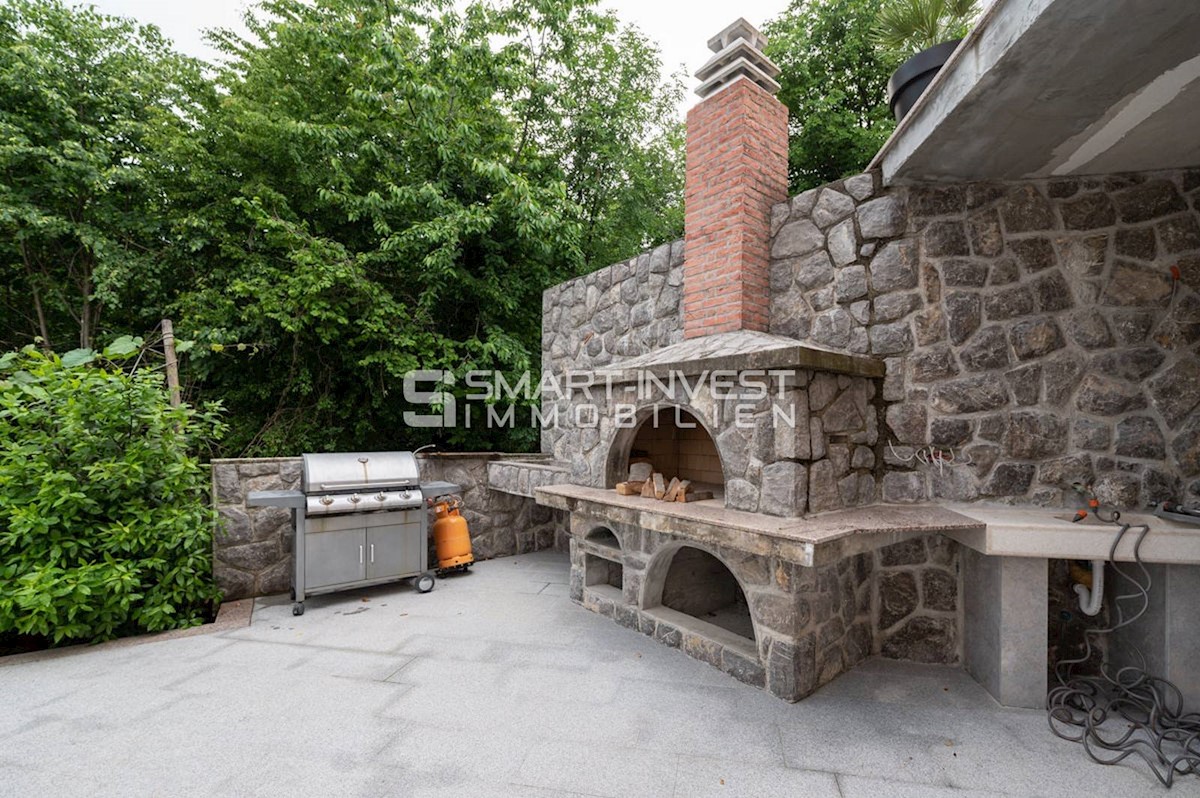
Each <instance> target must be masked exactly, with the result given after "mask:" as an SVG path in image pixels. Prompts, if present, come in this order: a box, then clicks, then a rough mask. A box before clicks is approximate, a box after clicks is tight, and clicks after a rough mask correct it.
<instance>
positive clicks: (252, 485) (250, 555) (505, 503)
mask: <svg viewBox="0 0 1200 798" xmlns="http://www.w3.org/2000/svg"><path fill="white" fill-rule="evenodd" d="M514 457H519V455H501V454H492V453H466V454H438V453H433V454H428V453H427V454H420V455H417V460H418V462H419V464H420V468H421V478H422V479H424V480H426V481H432V480H445V481H448V482H454V483H456V484H459V485H462V486H463V488H464V489H463V493H462V496H463V502H464V507H463V511H462V513H463V517H464V518H466V519H467V524H468V526H469V528H470V531H471V545H472V548H473V551H474V553H475V558H476V559H479V560H485V559H490V558H492V557H504V556H508V555H512V554H521V553H525V552H529V551H537V550H540V549H547V548H552V547H553V546H554V545H555V539H556V536H557V537H559V538H562V539H565V535H564V533H563V532H562V531H561V530H563V529H565V520H564V519H561V518H559V517H558V514H557V513H556V512H555V511H553V510H550V509H547V508H545V507H539V506H538V505H537V504H536V503H535V502H533V501H532V500H531V499H528V498H524V497H521V496H514V495H510V494H507V493H501V492H498V491H494V490H490V489H489V488H488V474H487V470H488V463H489V462H491V461H493V460H496V459H500V458H505V459H511V458H514ZM212 470H213V501H214V504H215V506H216V508H217V511H218V514H219V516H220V519H221V521H220V525H219V527H218V529H217V530H216V531H215V533H214V535H213V554H214V557H213V573H214V577H215V578H216V581H217V586H218V587H219V588H220V589H221V591H222V592H223V593H224V596H225V600H226V601H230V600H233V599H239V598H248V597H251V596H266V595H271V594H274V593H284V592H287V591H288V590H289V589H290V587H291V576H292V544H293V540H294V537H295V536H294V530H293V528H292V519H291V512H290V511H288V510H284V509H282V508H278V507H247V506H246V494H247V493H249V492H250V491H256V490H297V489H299V488H300V479H301V472H302V462H301V460H300V458H299V457H281V458H248V459H228V460H214V461H213V462H212ZM430 523H431V524H432V519H431V522H430ZM430 556H431V558H432V549H431V554H430ZM430 563H431V564H432V563H434V560H433V559H430Z"/></svg>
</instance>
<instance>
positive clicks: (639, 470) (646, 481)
mask: <svg viewBox="0 0 1200 798" xmlns="http://www.w3.org/2000/svg"><path fill="white" fill-rule="evenodd" d="M617 493H618V494H620V495H621V496H641V497H642V498H643V499H656V500H657V501H660V502H698V501H703V500H704V499H711V498H712V497H713V494H712V491H711V490H697V489H696V488H694V487H692V483H691V481H690V480H687V479H680V478H679V477H671V478H670V480H668V479H667V477H666V476H665V475H664V474H663V473H662V472H660V471H655V470H654V465H653V464H652V463H651V462H650V461H649V460H645V459H640V460H635V461H634V462H632V463H630V464H629V479H628V480H626V481H625V482H618V483H617Z"/></svg>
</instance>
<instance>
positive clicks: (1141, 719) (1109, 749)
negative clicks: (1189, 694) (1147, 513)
mask: <svg viewBox="0 0 1200 798" xmlns="http://www.w3.org/2000/svg"><path fill="white" fill-rule="evenodd" d="M1119 519H1120V515H1119V514H1118V513H1115V512H1114V513H1113V514H1112V516H1111V517H1110V518H1107V519H1102V520H1106V521H1111V523H1114V524H1116V525H1117V526H1118V531H1117V534H1116V537H1115V538H1114V539H1113V542H1112V547H1111V548H1110V549H1109V552H1108V563H1109V565H1111V566H1112V569H1113V571H1114V572H1115V573H1116V575H1117V576H1118V577H1120V578H1121V579H1122V580H1124V581H1126V582H1129V583H1130V584H1132V585H1133V588H1132V590H1131V592H1128V593H1123V594H1121V595H1118V596H1116V597H1115V598H1114V599H1113V603H1112V607H1113V612H1114V615H1115V618H1116V622H1115V623H1113V624H1112V625H1111V626H1110V627H1108V628H1107V629H1088V630H1086V631H1085V632H1084V644H1085V651H1084V653H1083V656H1081V657H1077V658H1075V659H1069V660H1063V661H1062V662H1059V663H1058V664H1057V665H1056V666H1055V668H1054V673H1055V677H1056V678H1057V680H1058V685H1056V686H1055V687H1053V688H1051V690H1050V692H1049V693H1048V694H1047V696H1046V709H1047V712H1048V718H1049V722H1050V730H1051V731H1053V732H1054V734H1056V735H1058V736H1059V737H1061V738H1063V739H1064V740H1071V741H1072V742H1077V743H1081V744H1082V745H1083V748H1084V750H1085V751H1086V752H1087V755H1088V756H1089V757H1091V759H1092V760H1093V761H1095V762H1098V763H1100V764H1101V765H1115V764H1117V763H1118V762H1121V761H1122V760H1124V759H1126V758H1127V757H1129V756H1131V755H1137V756H1139V757H1141V758H1142V760H1143V761H1145V762H1146V764H1147V765H1149V767H1150V769H1151V771H1153V773H1154V775H1155V776H1156V777H1157V778H1158V780H1159V781H1160V782H1162V784H1163V785H1164V786H1166V787H1168V788H1169V787H1170V786H1171V785H1172V784H1173V783H1174V781H1175V778H1176V777H1177V776H1186V775H1188V774H1193V775H1200V713H1197V712H1190V713H1185V712H1184V711H1183V694H1182V693H1181V692H1180V691H1179V688H1178V687H1176V686H1175V685H1174V684H1172V683H1171V682H1169V681H1167V680H1166V679H1160V678H1158V677H1155V676H1152V675H1151V674H1149V673H1148V672H1147V671H1146V669H1145V663H1146V658H1145V656H1144V655H1143V654H1142V652H1141V651H1140V650H1138V649H1137V648H1136V647H1134V648H1133V652H1134V653H1135V654H1136V655H1137V658H1138V660H1140V661H1141V663H1142V667H1133V666H1130V667H1124V668H1120V669H1118V670H1117V671H1116V672H1115V673H1111V672H1110V670H1109V667H1108V665H1107V664H1105V665H1102V666H1101V668H1100V675H1098V676H1088V675H1083V674H1076V673H1075V670H1076V668H1077V667H1078V666H1080V665H1082V664H1083V663H1086V662H1087V661H1088V660H1089V659H1090V657H1091V655H1092V637H1099V636H1101V635H1108V634H1111V633H1113V632H1114V631H1116V630H1117V629H1120V628H1122V627H1125V626H1128V625H1130V624H1132V623H1134V622H1135V621H1137V620H1138V619H1139V618H1141V617H1142V616H1143V615H1145V613H1146V609H1147V608H1148V607H1149V605H1150V588H1151V586H1152V580H1151V578H1150V572H1149V571H1147V570H1146V566H1145V565H1144V564H1143V563H1142V557H1141V547H1142V541H1143V540H1144V539H1145V537H1146V535H1147V533H1149V531H1150V527H1149V526H1147V525H1145V524H1140V525H1137V526H1133V525H1130V524H1125V523H1121V522H1120V520H1119ZM1131 531H1133V533H1134V534H1136V535H1137V538H1136V540H1135V541H1134V546H1133V559H1134V562H1135V563H1136V565H1137V567H1138V569H1139V570H1140V571H1141V575H1142V580H1138V579H1137V578H1135V577H1134V576H1131V575H1130V574H1129V573H1127V572H1126V571H1125V569H1123V568H1121V567H1120V566H1118V565H1117V562H1116V553H1117V546H1118V545H1120V543H1121V541H1122V540H1123V539H1124V538H1125V536H1126V535H1127V534H1129V533H1130V532H1131ZM1123 602H1135V604H1134V605H1133V606H1136V608H1137V609H1136V611H1135V612H1134V613H1133V614H1132V615H1131V616H1130V617H1128V618H1126V617H1125V610H1124V607H1123V606H1122V603H1123Z"/></svg>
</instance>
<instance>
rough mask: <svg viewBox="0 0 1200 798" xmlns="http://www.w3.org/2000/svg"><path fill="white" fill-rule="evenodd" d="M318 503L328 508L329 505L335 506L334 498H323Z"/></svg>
mask: <svg viewBox="0 0 1200 798" xmlns="http://www.w3.org/2000/svg"><path fill="white" fill-rule="evenodd" d="M317 501H319V502H321V504H323V505H325V506H326V507H328V506H329V505H331V504H333V497H332V496H322V497H321V498H320V499H318V500H317Z"/></svg>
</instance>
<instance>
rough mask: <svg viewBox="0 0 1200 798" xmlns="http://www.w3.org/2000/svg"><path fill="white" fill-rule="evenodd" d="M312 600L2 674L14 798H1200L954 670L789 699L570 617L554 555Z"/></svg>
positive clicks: (858, 678)
mask: <svg viewBox="0 0 1200 798" xmlns="http://www.w3.org/2000/svg"><path fill="white" fill-rule="evenodd" d="M307 606H308V610H307V612H306V613H305V615H303V616H302V617H300V618H293V617H292V615H291V610H290V603H289V602H287V601H283V600H262V601H260V602H259V603H258V606H257V607H256V609H255V613H254V621H253V623H252V625H251V626H249V627H244V628H241V629H237V630H234V631H230V632H225V633H220V634H213V635H203V636H198V637H192V638H185V639H179V640H167V641H161V642H153V643H148V644H145V645H139V646H132V647H127V648H115V649H97V650H91V651H85V652H83V653H80V654H78V655H74V656H66V657H61V658H58V659H52V660H44V661H37V662H27V663H21V664H13V665H9V666H7V667H0V794H3V795H6V796H7V795H12V796H23V797H24V796H38V795H54V796H67V795H89V796H92V795H121V796H142V795H163V796H183V795H213V796H240V795H290V796H332V795H351V796H355V795H362V796H376V795H378V796H382V795H404V796H420V795H457V796H476V795H481V796H490V795H498V796H500V795H504V796H507V795H515V796H548V795H564V794H565V795H570V794H584V795H602V796H621V798H626V797H627V796H638V795H646V796H671V795H676V796H688V798H691V797H692V796H706V795H721V796H734V795H755V796H759V795H787V796H796V797H797V798H825V797H826V796H844V797H845V798H858V796H889V797H890V796H898V797H900V798H903V797H904V796H920V797H921V798H948V797H950V796H956V797H959V798H965V797H966V796H979V795H997V794H1005V795H1047V796H1074V795H1078V796H1088V797H1089V798H1091V796H1122V798H1132V796H1143V795H1154V796H1162V795H1174V796H1200V778H1197V777H1194V776H1193V777H1190V778H1189V779H1186V780H1184V781H1183V782H1182V783H1181V784H1179V785H1177V786H1176V788H1175V789H1174V790H1172V791H1171V792H1170V793H1168V792H1167V791H1166V790H1164V789H1162V788H1161V787H1160V786H1159V785H1158V783H1157V782H1156V781H1155V780H1154V779H1153V777H1152V776H1151V775H1150V774H1149V772H1148V771H1146V770H1145V769H1144V768H1141V767H1135V766H1117V767H1109V768H1105V767H1100V766H1098V765H1094V764H1091V763H1090V762H1088V761H1086V759H1085V757H1084V754H1083V752H1082V750H1081V749H1080V748H1079V747H1077V746H1075V745H1073V744H1070V743H1067V742H1063V741H1061V740H1058V739H1057V738H1054V737H1052V736H1051V734H1050V732H1049V730H1048V728H1047V725H1046V720H1045V717H1044V715H1043V714H1042V713H1041V712H1035V711H1025V710H1008V709H1003V708H1001V707H999V706H997V705H996V704H995V703H994V702H993V701H992V700H991V698H990V697H989V696H988V695H987V694H986V693H984V691H983V690H982V688H980V687H979V686H978V685H976V684H975V683H974V682H973V681H972V680H971V679H970V677H968V676H967V675H965V674H964V673H963V672H962V671H960V670H958V669H956V668H943V667H929V666H916V665H911V664H905V663H898V662H889V661H884V660H874V661H870V662H867V663H865V664H864V665H862V666H860V667H859V668H857V669H855V670H854V671H852V672H851V673H849V674H847V675H845V676H843V677H842V678H840V679H838V680H837V681H835V682H834V683H832V684H831V685H829V686H827V687H826V688H825V689H823V690H821V691H820V692H818V693H817V694H816V695H814V696H812V697H810V698H809V699H807V700H806V701H803V702H801V703H799V704H786V703H783V702H781V701H779V700H777V699H775V698H773V697H771V696H770V695H767V694H766V693H763V692H760V691H757V690H754V689H752V688H749V687H746V686H744V685H741V684H739V683H738V682H735V681H734V680H732V679H730V678H728V677H726V676H724V675H723V674H721V673H719V672H718V671H716V670H715V669H713V668H710V667H708V666H707V665H704V664H701V663H699V662H695V661H693V660H691V659H689V658H688V657H686V656H685V655H684V654H682V653H680V652H678V651H675V650H672V649H668V648H665V647H663V646H660V645H657V644H655V643H652V642H651V641H649V640H648V639H646V638H644V637H642V636H641V635H639V634H637V633H635V632H632V631H629V630H626V629H623V628H620V627H618V626H617V625H616V624H614V623H613V622H612V621H610V620H608V619H606V618H601V617H598V616H596V615H593V614H592V613H589V612H587V611H585V610H583V609H582V608H580V607H577V606H576V605H574V604H572V603H571V602H570V600H569V599H568V598H567V562H566V558H565V557H564V556H562V555H560V554H555V553H550V552H543V553H539V554H534V555H526V556H521V557H512V558H507V559H501V560H494V561H491V562H486V563H480V564H479V565H478V566H476V567H475V568H474V569H473V571H472V572H471V573H469V574H467V575H463V576H461V577H456V578H450V579H446V580H440V581H439V583H438V586H437V589H435V590H434V591H433V592H432V593H429V594H427V595H420V594H417V593H416V592H414V591H413V590H412V589H411V588H410V587H408V586H407V585H392V586H388V587H383V588H373V589H370V590H363V591H356V592H353V593H347V594H341V595H337V596H327V597H318V598H312V599H310V600H309V602H308V605H307Z"/></svg>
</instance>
